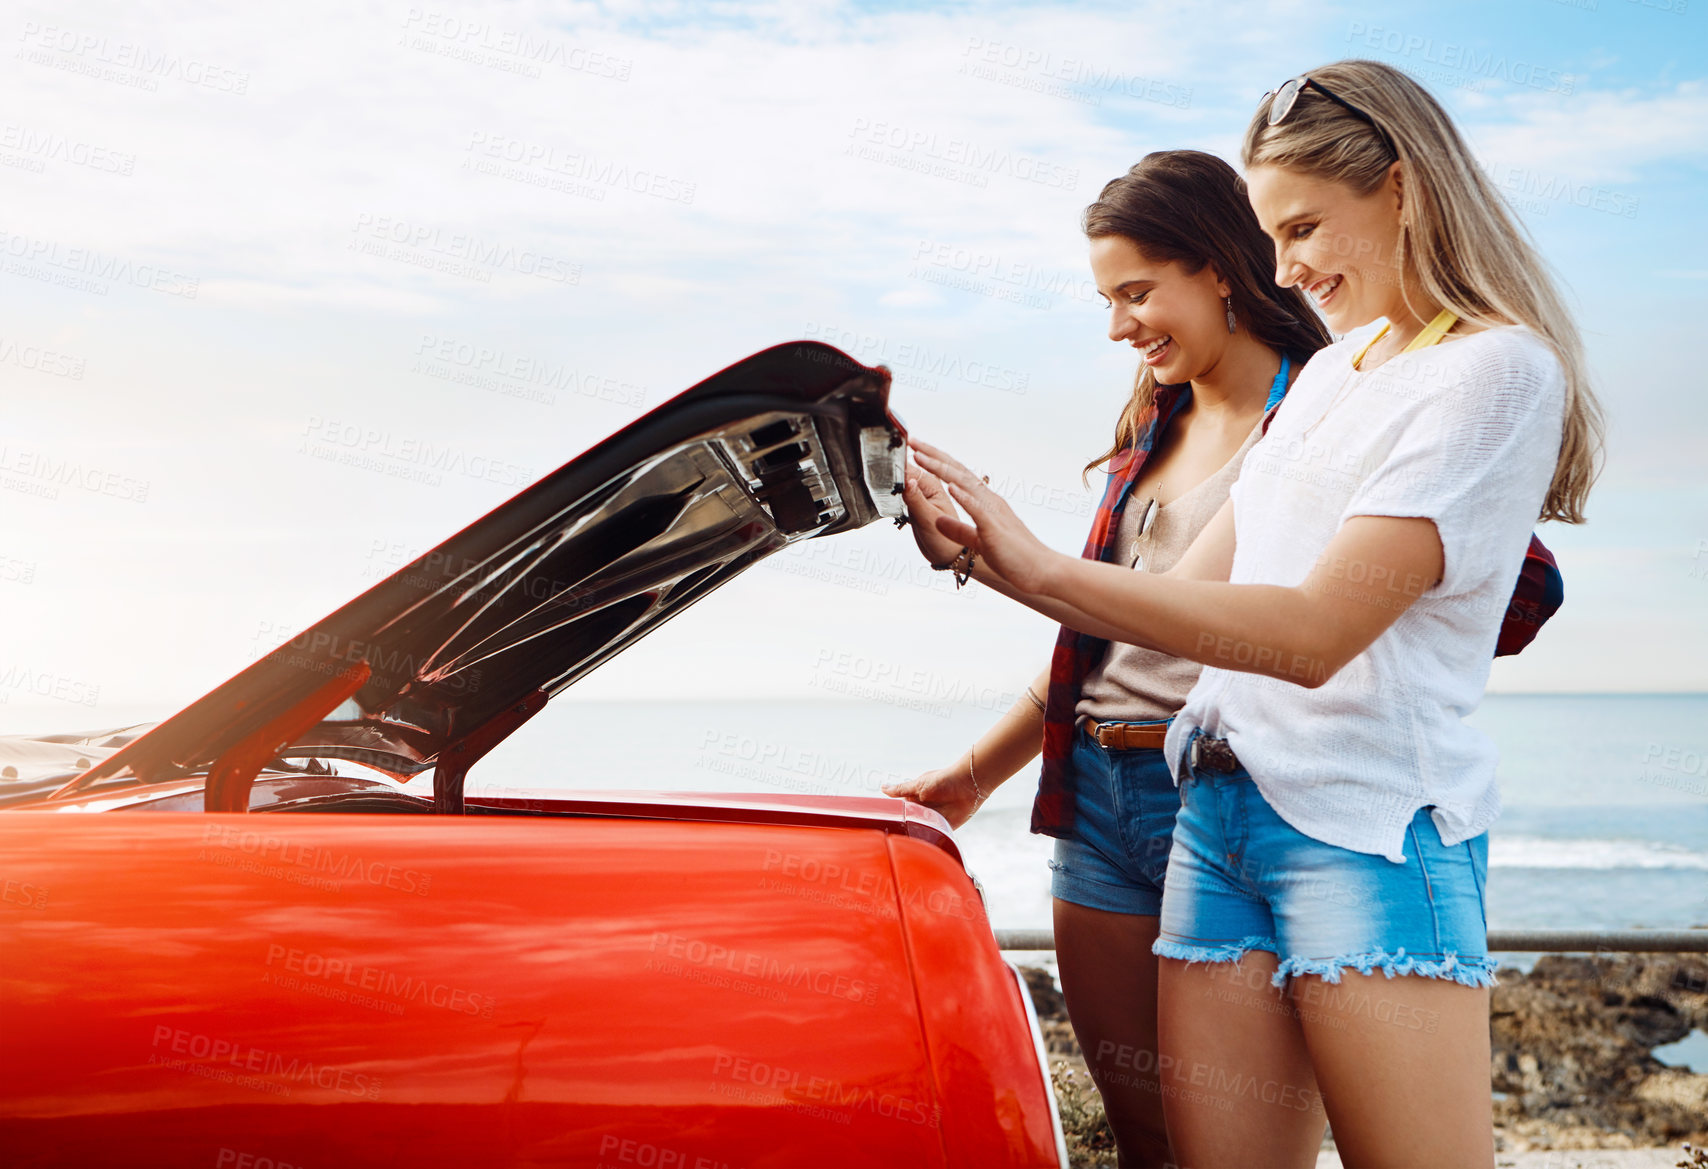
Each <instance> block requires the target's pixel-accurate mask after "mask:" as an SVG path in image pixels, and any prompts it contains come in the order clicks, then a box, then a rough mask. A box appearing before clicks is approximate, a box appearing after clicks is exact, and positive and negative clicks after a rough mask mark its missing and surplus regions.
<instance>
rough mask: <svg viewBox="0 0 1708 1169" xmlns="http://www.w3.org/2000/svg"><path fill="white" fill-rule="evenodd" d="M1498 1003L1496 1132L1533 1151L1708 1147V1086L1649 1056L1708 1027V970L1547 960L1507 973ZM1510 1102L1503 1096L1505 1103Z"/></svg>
mask: <svg viewBox="0 0 1708 1169" xmlns="http://www.w3.org/2000/svg"><path fill="white" fill-rule="evenodd" d="M1499 977H1500V983H1501V985H1499V986H1498V987H1496V988H1495V990H1494V993H1493V996H1492V999H1491V1003H1490V1012H1489V1013H1490V1028H1491V1037H1492V1041H1493V1051H1492V1057H1493V1058H1492V1068H1491V1072H1492V1075H1491V1081H1492V1086H1493V1088H1494V1090H1495V1092H1496V1094H1497V1095H1496V1098H1495V1105H1494V1109H1495V1121H1496V1123H1497V1124H1498V1125H1500V1126H1502V1127H1504V1128H1506V1129H1507V1130H1508V1131H1509V1133H1510V1134H1511V1135H1512V1136H1513V1137H1516V1138H1517V1140H1516V1141H1514V1142H1513V1143H1514V1144H1515V1145H1518V1146H1527V1147H1531V1148H1592V1147H1602V1148H1616V1147H1630V1146H1631V1145H1633V1144H1662V1143H1668V1142H1672V1141H1677V1140H1680V1139H1690V1140H1695V1141H1697V1142H1700V1141H1701V1140H1703V1139H1704V1138H1705V1137H1708V1107H1705V1102H1708V1076H1704V1075H1695V1074H1692V1073H1691V1072H1689V1071H1687V1070H1685V1069H1682V1068H1668V1067H1666V1066H1665V1065H1663V1064H1662V1063H1661V1062H1660V1061H1659V1060H1657V1059H1655V1058H1654V1056H1653V1055H1652V1054H1650V1053H1651V1049H1653V1048H1654V1047H1657V1046H1659V1045H1661V1044H1664V1043H1672V1042H1675V1041H1677V1040H1679V1039H1682V1038H1684V1036H1686V1035H1688V1034H1689V1033H1690V1030H1691V1028H1692V1027H1701V1026H1705V1025H1708V963H1704V962H1703V961H1701V960H1700V959H1697V958H1694V957H1683V956H1675V955H1671V954H1617V955H1597V956H1595V957H1579V956H1569V955H1548V956H1545V957H1543V958H1541V959H1540V960H1539V961H1538V962H1537V963H1536V966H1535V969H1533V970H1532V971H1531V972H1530V973H1529V974H1528V975H1525V974H1523V973H1520V972H1519V971H1517V970H1511V969H1507V970H1502V971H1501V972H1500V976H1499ZM1502 1094H1504V1096H1503V1095H1502Z"/></svg>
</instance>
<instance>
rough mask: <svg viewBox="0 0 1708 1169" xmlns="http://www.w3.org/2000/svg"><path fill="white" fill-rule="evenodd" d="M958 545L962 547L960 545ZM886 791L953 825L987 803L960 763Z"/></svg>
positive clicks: (898, 784)
mask: <svg viewBox="0 0 1708 1169" xmlns="http://www.w3.org/2000/svg"><path fill="white" fill-rule="evenodd" d="M955 547H956V549H957V550H959V548H960V545H958V544H957V545H956V546H955ZM883 793H884V794H885V795H886V796H897V797H900V798H903V799H909V800H912V801H913V802H914V803H916V804H924V805H925V806H926V807H927V808H930V809H931V810H932V811H933V812H936V813H938V814H939V815H941V816H942V817H943V818H944V819H945V820H947V821H949V827H951V828H959V827H960V826H961V825H963V824H965V823H966V822H967V821H968V820H970V819H972V815H973V813H974V812H976V811H978V810H979V806H980V805H981V804H983V803H984V799H983V798H982V797H980V796H979V794H978V793H977V792H976V791H974V789H973V779H972V773H971V772H970V771H969V770H968V769H967V768H965V767H962V766H961V765H959V764H956V765H955V766H953V767H941V768H938V769H937V770H935V771H926V772H922V773H921V774H920V775H919V776H918V778H916V779H910V780H907V781H905V782H903V783H886V784H884V786H883ZM987 794H988V793H987Z"/></svg>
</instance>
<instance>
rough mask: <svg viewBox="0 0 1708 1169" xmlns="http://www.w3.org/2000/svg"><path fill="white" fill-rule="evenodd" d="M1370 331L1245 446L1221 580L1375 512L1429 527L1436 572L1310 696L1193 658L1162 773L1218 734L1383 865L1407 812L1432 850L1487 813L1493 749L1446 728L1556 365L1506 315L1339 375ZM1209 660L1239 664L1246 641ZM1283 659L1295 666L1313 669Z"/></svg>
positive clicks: (1305, 827) (1528, 470)
mask: <svg viewBox="0 0 1708 1169" xmlns="http://www.w3.org/2000/svg"><path fill="white" fill-rule="evenodd" d="M1374 328H1375V326H1372V327H1371V328H1368V329H1360V330H1358V331H1357V333H1356V334H1354V335H1351V336H1348V337H1347V338H1346V339H1344V340H1342V341H1340V342H1338V343H1337V344H1334V345H1331V346H1329V347H1328V348H1326V349H1323V350H1321V351H1320V352H1318V353H1317V354H1316V355H1315V356H1314V357H1312V358H1311V360H1310V362H1309V363H1308V364H1307V365H1306V366H1305V368H1304V369H1303V370H1302V371H1300V373H1299V377H1298V380H1297V381H1296V382H1294V384H1293V388H1292V389H1291V390H1290V391H1289V392H1288V394H1287V397H1286V398H1285V399H1284V400H1283V401H1282V403H1281V406H1280V407H1279V409H1277V410H1276V412H1275V416H1274V418H1273V419H1272V420H1271V421H1270V425H1269V431H1268V433H1267V434H1265V435H1264V437H1263V438H1262V439H1261V440H1260V441H1259V442H1258V443H1257V445H1255V446H1253V447H1252V448H1251V450H1250V451H1249V452H1248V453H1247V454H1246V457H1245V461H1244V462H1243V463H1242V464H1241V466H1240V474H1239V478H1238V479H1237V480H1236V481H1235V483H1234V485H1233V488H1232V490H1231V491H1230V493H1229V495H1230V498H1231V499H1232V500H1233V506H1234V533H1235V540H1236V545H1235V549H1234V560H1233V568H1232V571H1231V573H1230V575H1229V580H1231V581H1232V582H1233V583H1235V584H1270V585H1285V586H1296V585H1298V584H1300V583H1302V582H1303V581H1304V579H1305V577H1306V576H1307V575H1309V573H1310V571H1311V569H1312V568H1313V567H1314V566H1315V565H1316V562H1317V560H1318V559H1319V557H1320V556H1321V554H1322V552H1323V550H1324V549H1325V548H1326V547H1327V545H1328V543H1329V540H1330V539H1331V538H1333V536H1334V535H1335V533H1336V532H1338V531H1339V530H1340V527H1341V525H1342V524H1343V523H1344V522H1345V521H1346V520H1347V519H1348V518H1350V517H1352V516H1358V515H1379V516H1424V517H1428V518H1429V519H1432V520H1434V521H1435V525H1436V529H1437V531H1438V533H1439V535H1440V537H1441V545H1442V550H1443V554H1444V566H1443V570H1442V580H1441V583H1440V584H1438V585H1435V586H1433V587H1430V588H1427V589H1424V590H1423V591H1422V593H1421V595H1420V596H1418V599H1417V600H1416V601H1415V602H1414V603H1413V604H1412V605H1411V607H1410V608H1409V609H1407V610H1406V611H1405V612H1404V613H1402V614H1401V615H1400V617H1399V619H1398V620H1397V621H1395V622H1394V623H1393V624H1392V625H1391V626H1389V627H1388V628H1387V629H1386V630H1384V631H1383V633H1382V635H1381V636H1380V637H1378V638H1377V639H1376V640H1375V641H1374V642H1373V643H1371V645H1370V646H1369V647H1368V648H1367V649H1365V650H1364V652H1363V653H1361V654H1359V655H1358V656H1357V657H1355V658H1353V659H1352V661H1350V662H1348V663H1347V664H1346V665H1345V666H1344V667H1342V668H1341V670H1340V671H1339V672H1338V673H1336V674H1335V675H1334V676H1333V677H1331V678H1329V679H1328V680H1327V681H1326V682H1324V683H1323V684H1322V685H1321V686H1319V687H1317V688H1316V689H1314V690H1313V689H1309V688H1307V687H1305V686H1302V685H1299V684H1297V683H1295V682H1291V681H1286V680H1283V679H1280V678H1271V677H1266V676H1264V675H1260V674H1254V673H1247V672H1243V671H1239V670H1229V669H1223V668H1219V667H1215V666H1206V667H1205V668H1204V671H1203V673H1202V674H1200V675H1199V678H1198V683H1197V685H1196V686H1194V687H1193V688H1192V692H1191V693H1190V694H1188V695H1187V697H1186V706H1185V708H1184V709H1183V710H1182V711H1181V712H1180V715H1179V716H1178V717H1177V718H1176V719H1175V720H1174V725H1173V726H1172V727H1171V728H1170V729H1169V733H1168V738H1167V741H1166V744H1165V747H1164V752H1165V755H1166V757H1167V759H1168V761H1169V767H1170V769H1171V770H1172V772H1173V773H1174V776H1175V780H1176V782H1178V781H1179V778H1180V774H1181V759H1180V756H1181V754H1182V751H1183V748H1184V745H1185V743H1186V739H1187V735H1188V733H1189V732H1190V731H1191V730H1192V729H1193V728H1194V727H1202V728H1203V729H1204V733H1205V734H1207V735H1215V736H1221V737H1224V738H1226V739H1227V740H1228V743H1229V745H1230V746H1231V747H1232V748H1233V749H1234V752H1235V753H1236V754H1237V755H1238V756H1239V758H1240V762H1241V763H1242V764H1244V765H1245V767H1246V769H1247V770H1248V771H1249V772H1250V773H1251V777H1252V779H1253V780H1254V781H1255V782H1256V783H1257V787H1258V790H1259V791H1260V792H1262V793H1263V796H1264V798H1265V799H1266V800H1268V801H1269V803H1270V804H1271V805H1272V806H1273V807H1274V808H1275V810H1276V812H1277V813H1278V814H1279V815H1280V816H1281V818H1282V819H1284V820H1286V821H1287V823H1289V824H1291V825H1292V826H1293V827H1295V828H1297V829H1298V830H1299V831H1301V832H1303V833H1305V834H1306V835H1308V836H1312V837H1314V838H1316V839H1318V840H1322V841H1326V842H1327V843H1329V844H1334V845H1339V846H1340V847H1342V848H1349V849H1353V850H1356V851H1358V852H1367V853H1375V854H1378V855H1381V856H1384V857H1387V858H1388V859H1389V860H1392V861H1396V862H1397V861H1403V860H1404V859H1405V852H1404V844H1405V831H1406V828H1407V826H1408V825H1409V824H1410V823H1411V819H1412V817H1413V815H1415V814H1416V812H1417V810H1418V809H1419V808H1422V807H1425V806H1427V805H1430V804H1433V805H1435V811H1434V812H1433V813H1432V818H1433V819H1434V822H1435V827H1436V830H1437V831H1438V832H1439V833H1440V836H1441V841H1442V843H1443V844H1447V845H1452V844H1457V843H1459V842H1460V841H1463V840H1468V839H1470V838H1471V837H1473V836H1476V835H1478V834H1479V833H1481V832H1483V831H1484V830H1485V829H1486V828H1487V827H1488V826H1489V824H1491V823H1492V822H1493V821H1494V819H1495V817H1496V816H1497V815H1498V814H1499V812H1500V796H1499V793H1498V791H1497V789H1496V786H1495V762H1496V757H1497V753H1496V750H1495V745H1494V743H1493V742H1492V741H1490V740H1489V738H1488V737H1487V736H1486V735H1484V734H1482V733H1481V732H1480V731H1477V730H1475V729H1474V728H1472V727H1470V726H1467V725H1466V724H1465V722H1464V721H1463V720H1464V718H1465V716H1467V715H1469V714H1470V713H1471V712H1472V711H1474V710H1475V709H1476V708H1477V705H1478V703H1480V702H1481V701H1482V697H1483V688H1484V686H1485V685H1486V684H1487V682H1488V675H1489V666H1490V664H1491V662H1492V660H1493V656H1494V648H1495V641H1496V638H1497V637H1498V636H1499V633H1500V626H1501V622H1502V619H1503V618H1504V616H1505V613H1506V609H1507V605H1508V602H1509V601H1510V599H1511V597H1512V590H1513V586H1514V585H1515V584H1516V583H1517V580H1518V573H1519V569H1520V567H1521V566H1522V565H1523V561H1524V553H1525V550H1526V548H1527V547H1528V546H1529V542H1530V533H1531V530H1532V529H1533V528H1534V526H1535V524H1536V520H1537V516H1538V515H1539V514H1540V512H1541V510H1542V502H1543V500H1544V498H1545V497H1546V495H1547V490H1548V485H1549V482H1550V481H1551V480H1552V478H1553V474H1554V466H1555V462H1556V460H1557V458H1558V456H1559V451H1560V439H1561V434H1562V428H1563V425H1564V416H1565V375H1564V372H1563V370H1562V368H1561V366H1560V363H1559V361H1558V360H1557V359H1556V358H1555V356H1554V353H1553V351H1552V349H1550V348H1549V347H1548V345H1547V343H1546V342H1544V341H1543V340H1542V339H1541V338H1539V337H1538V336H1536V335H1535V334H1534V333H1532V332H1531V331H1530V330H1528V329H1526V328H1523V327H1522V326H1508V327H1504V328H1496V329H1486V330H1484V331H1482V332H1480V333H1473V334H1470V335H1468V336H1465V337H1461V338H1456V339H1452V340H1448V341H1443V342H1441V343H1439V344H1437V345H1433V346H1430V347H1428V348H1426V349H1419V350H1417V351H1415V352H1412V353H1402V354H1399V355H1398V356H1396V357H1393V358H1391V359H1389V360H1388V361H1387V362H1385V363H1383V364H1382V365H1380V366H1378V367H1376V368H1375V369H1366V370H1364V371H1355V370H1353V368H1352V356H1353V354H1355V353H1357V352H1358V350H1359V349H1360V348H1361V347H1362V346H1363V344H1364V341H1365V340H1367V339H1368V338H1369V336H1370V335H1371V333H1372V332H1373V331H1374ZM1349 379H1350V380H1349ZM1337 398H1339V401H1338V402H1336V399H1337ZM1331 403H1333V406H1332V409H1331V408H1330V407H1331ZM1325 412H1326V414H1325ZM1307 431H1308V433H1307ZM1334 571H1335V574H1336V580H1337V587H1344V588H1347V589H1350V590H1353V591H1354V593H1355V594H1356V595H1362V596H1367V597H1369V598H1370V599H1373V600H1376V603H1380V600H1379V598H1387V597H1393V598H1400V597H1402V596H1403V595H1404V592H1403V591H1401V590H1403V589H1404V587H1405V582H1393V583H1390V582H1386V581H1375V582H1372V581H1370V580H1369V579H1367V577H1368V573H1367V571H1366V570H1365V568H1364V566H1361V565H1359V564H1356V563H1348V564H1344V565H1338V566H1335V567H1334ZM1422 583H1426V582H1418V585H1419V586H1421V584H1422ZM1411 592H1413V593H1416V592H1418V587H1413V588H1412V589H1411ZM1224 652H1225V653H1226V654H1227V656H1228V658H1229V660H1230V661H1232V662H1243V661H1245V660H1248V659H1249V658H1250V657H1251V656H1252V654H1254V653H1258V652H1263V651H1261V650H1257V649H1253V647H1250V646H1242V645H1228V646H1226V647H1225V649H1224ZM1270 652H1273V651H1270ZM1295 664H1296V665H1297V666H1298V668H1299V669H1298V672H1297V673H1295V676H1300V675H1301V674H1302V673H1304V672H1306V671H1308V670H1309V669H1311V668H1312V667H1311V666H1310V664H1309V663H1308V662H1296V663H1295ZM1289 668H1292V667H1289ZM1319 669H1320V667H1319ZM1319 676H1320V674H1319Z"/></svg>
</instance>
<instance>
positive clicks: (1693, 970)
mask: <svg viewBox="0 0 1708 1169" xmlns="http://www.w3.org/2000/svg"><path fill="white" fill-rule="evenodd" d="M1022 973H1023V974H1024V975H1025V976H1026V985H1027V988H1028V989H1029V990H1030V991H1031V994H1032V1002H1033V1006H1034V1009H1035V1010H1036V1011H1037V1013H1038V1018H1039V1025H1040V1028H1041V1029H1042V1031H1043V1033H1044V1044H1045V1048H1046V1050H1047V1051H1048V1052H1049V1053H1050V1058H1051V1062H1052V1064H1053V1063H1055V1062H1056V1061H1057V1060H1067V1061H1069V1064H1070V1066H1072V1067H1073V1068H1075V1069H1077V1070H1081V1071H1082V1070H1083V1068H1084V1058H1083V1055H1082V1053H1081V1052H1080V1049H1079V1044H1078V1042H1077V1041H1076V1040H1075V1039H1074V1035H1073V1028H1072V1026H1071V1025H1070V1024H1069V1022H1068V1018H1067V1007H1066V1004H1065V1003H1064V1002H1063V1001H1062V996H1061V992H1060V991H1058V990H1057V989H1056V986H1055V981H1054V979H1052V978H1051V977H1050V975H1049V973H1048V972H1047V971H1044V970H1039V969H1036V968H1023V969H1022ZM1499 977H1500V985H1499V986H1497V987H1495V989H1494V991H1493V994H1492V996H1491V1000H1490V1010H1489V1016H1490V1018H1489V1025H1490V1036H1491V1041H1492V1051H1491V1055H1492V1059H1491V1066H1490V1080H1491V1087H1492V1089H1493V1092H1494V1117H1495V1130H1496V1140H1497V1142H1498V1147H1499V1148H1500V1149H1501V1150H1502V1151H1503V1152H1505V1151H1513V1152H1524V1151H1525V1150H1528V1149H1631V1148H1637V1147H1642V1146H1657V1145H1676V1144H1677V1143H1678V1142H1680V1141H1690V1142H1692V1143H1694V1144H1696V1145H1698V1146H1701V1145H1703V1144H1705V1143H1708V1075H1698V1074H1694V1073H1692V1072H1690V1071H1689V1070H1687V1069H1685V1068H1669V1067H1667V1066H1666V1065H1664V1064H1662V1063H1661V1062H1660V1061H1659V1060H1657V1059H1656V1058H1655V1057H1654V1056H1653V1054H1651V1052H1652V1049H1653V1048H1655V1047H1657V1046H1659V1045H1661V1044H1664V1043H1672V1042H1675V1041H1677V1040H1679V1039H1682V1038H1683V1037H1684V1036H1685V1035H1687V1034H1689V1033H1690V1031H1691V1029H1692V1028H1697V1027H1700V1028H1703V1029H1704V1030H1708V960H1705V959H1704V958H1702V957H1700V956H1697V955H1674V954H1602V955H1596V956H1593V957H1584V956H1574V955H1547V956H1545V957H1543V958H1541V959H1540V960H1538V961H1537V963H1536V966H1535V968H1534V969H1533V970H1532V971H1531V972H1530V973H1529V974H1528V975H1526V974H1524V973H1522V972H1520V971H1518V970H1514V969H1510V968H1508V969H1504V970H1502V971H1501V972H1500V975H1499ZM1087 1103H1089V1101H1088V1102H1087ZM1098 1111H1099V1113H1100V1111H1101V1110H1100V1109H1099V1110H1098ZM1089 1115H1090V1113H1089V1110H1088V1116H1089ZM1076 1149H1077V1146H1076ZM1076 1163H1078V1162H1076ZM1087 1163H1096V1162H1087Z"/></svg>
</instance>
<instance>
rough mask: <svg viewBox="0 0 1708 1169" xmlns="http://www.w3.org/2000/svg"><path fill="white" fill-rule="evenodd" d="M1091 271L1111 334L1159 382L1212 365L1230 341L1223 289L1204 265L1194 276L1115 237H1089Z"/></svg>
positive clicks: (1172, 381)
mask: <svg viewBox="0 0 1708 1169" xmlns="http://www.w3.org/2000/svg"><path fill="white" fill-rule="evenodd" d="M1091 275H1092V278H1093V279H1094V280H1095V281H1096V284H1097V291H1098V292H1100V293H1102V294H1103V298H1104V301H1105V303H1107V304H1108V305H1109V339H1110V340H1111V341H1125V342H1126V343H1127V344H1129V345H1131V346H1132V347H1133V348H1134V349H1137V350H1138V351H1139V356H1140V358H1141V359H1142V360H1143V361H1144V363H1145V364H1146V365H1147V366H1149V367H1150V370H1151V373H1152V374H1154V375H1155V377H1156V380H1157V381H1158V382H1159V383H1161V384H1164V385H1171V384H1177V383H1180V382H1187V381H1191V380H1193V379H1194V378H1197V377H1200V376H1202V375H1203V374H1204V373H1205V372H1206V371H1208V370H1210V369H1213V368H1215V365H1216V363H1217V362H1218V361H1220V360H1221V357H1222V354H1223V353H1224V352H1226V350H1227V345H1228V342H1229V341H1231V340H1232V339H1233V337H1232V335H1231V334H1230V333H1229V332H1228V321H1227V309H1226V306H1225V305H1224V304H1223V301H1222V298H1223V297H1224V296H1226V295H1227V294H1228V286H1227V284H1226V283H1224V282H1223V281H1222V280H1221V279H1220V278H1219V277H1218V276H1217V274H1216V270H1215V268H1214V267H1213V266H1211V265H1209V264H1206V265H1205V266H1204V267H1203V268H1202V269H1200V270H1199V271H1198V272H1197V273H1196V274H1194V275H1188V274H1187V272H1186V269H1185V268H1184V267H1183V266H1182V265H1181V264H1179V263H1178V262H1175V261H1170V262H1168V263H1164V264H1159V263H1157V262H1155V261H1154V260H1151V259H1149V258H1148V257H1146V255H1145V254H1144V252H1143V251H1141V250H1140V249H1139V245H1138V244H1136V243H1134V242H1133V241H1132V240H1130V239H1128V238H1127V237H1126V236H1120V235H1104V236H1097V237H1095V238H1094V239H1092V241H1091Z"/></svg>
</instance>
